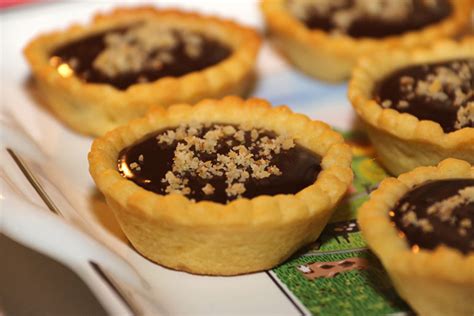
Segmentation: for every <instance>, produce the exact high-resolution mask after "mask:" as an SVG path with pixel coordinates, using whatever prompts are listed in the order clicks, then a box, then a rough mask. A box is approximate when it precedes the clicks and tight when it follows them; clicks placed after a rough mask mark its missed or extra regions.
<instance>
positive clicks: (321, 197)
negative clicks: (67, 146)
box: [89, 97, 352, 275]
mask: <svg viewBox="0 0 474 316" xmlns="http://www.w3.org/2000/svg"><path fill="white" fill-rule="evenodd" d="M89 162H90V172H91V174H92V177H93V178H94V180H95V182H96V184H97V186H98V188H99V190H101V191H102V192H103V194H104V195H105V197H106V199H107V202H108V203H109V205H110V206H111V208H112V210H113V211H114V213H115V215H116V217H117V219H118V221H119V223H120V225H121V227H122V229H123V230H124V232H125V234H126V235H127V237H128V239H129V240H130V241H131V243H132V244H133V245H134V247H135V248H136V249H137V250H138V251H139V252H140V253H142V254H143V255H144V256H146V257H147V258H149V259H151V260H153V261H155V262H157V263H159V264H162V265H164V266H166V267H170V268H173V269H177V270H182V271H188V272H191V273H196V274H210V275H235V274H242V273H249V272H254V271H260V270H264V269H269V268H271V267H273V266H275V265H277V264H278V263H280V262H282V261H283V260H285V259H286V258H288V257H289V256H290V255H291V254H292V253H294V252H295V251H296V250H297V249H298V248H300V247H301V246H303V245H305V244H307V243H309V242H311V241H314V240H315V239H316V238H317V237H318V236H319V234H320V232H321V230H322V229H323V228H324V226H325V225H326V223H327V221H328V219H329V217H330V216H331V214H332V210H333V208H334V206H335V204H336V203H337V202H338V201H339V200H340V199H341V197H342V196H343V195H344V193H345V192H346V190H347V188H348V186H349V185H350V183H351V181H352V171H351V169H350V164H351V153H350V148H349V147H348V146H347V145H346V144H344V141H343V138H342V136H340V135H339V134H337V133H336V132H334V131H332V130H331V129H330V128H329V127H328V126H327V125H326V124H324V123H321V122H315V121H311V120H310V119H308V118H307V117H305V116H303V115H299V114H294V113H292V112H291V111H290V110H289V109H288V108H287V107H277V108H271V106H270V104H268V103H267V102H265V101H263V100H259V99H250V100H247V101H244V100H242V99H239V98H236V97H226V98H224V99H222V100H204V101H201V102H199V103H198V104H197V105H196V106H194V107H192V106H190V105H174V106H171V107H169V108H168V109H163V108H156V109H154V110H153V111H151V112H150V113H149V114H148V115H147V116H146V117H144V118H142V119H138V120H134V121H132V122H130V123H129V124H128V125H126V126H123V127H120V128H118V129H115V130H113V131H111V132H109V133H107V134H106V135H105V136H103V137H102V138H99V139H97V140H96V141H95V142H94V144H93V145H92V149H91V152H90V154H89Z"/></svg>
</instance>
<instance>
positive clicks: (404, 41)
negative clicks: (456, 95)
mask: <svg viewBox="0 0 474 316" xmlns="http://www.w3.org/2000/svg"><path fill="white" fill-rule="evenodd" d="M261 8H262V11H263V15H264V17H265V21H266V26H267V29H268V33H269V37H270V39H271V40H272V41H273V42H274V44H275V46H276V47H277V48H278V49H279V50H280V51H281V52H282V53H283V54H284V55H285V56H286V57H288V59H289V61H290V62H291V63H293V64H294V65H295V66H296V67H297V68H299V69H300V70H302V71H303V72H305V73H306V74H308V75H310V76H313V77H315V78H318V79H321V80H325V81H330V82H337V81H341V80H345V79H347V78H348V77H349V75H350V72H351V69H352V67H353V66H354V64H355V62H356V60H357V59H358V58H359V57H361V56H363V55H371V54H373V53H376V52H379V51H381V50H386V49H388V50H392V49H395V48H403V49H407V48H410V47H415V46H420V45H428V44H431V43H432V42H433V41H435V40H438V39H440V38H443V37H451V36H454V35H457V34H458V33H460V32H461V31H463V30H464V28H466V26H467V25H468V23H469V19H470V17H469V15H470V12H471V10H472V8H473V3H472V2H471V1H470V0H433V1H425V0H397V1H380V0H340V1H333V0H327V1H311V0H263V1H262V5H261Z"/></svg>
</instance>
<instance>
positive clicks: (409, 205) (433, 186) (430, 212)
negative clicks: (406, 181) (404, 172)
mask: <svg viewBox="0 0 474 316" xmlns="http://www.w3.org/2000/svg"><path fill="white" fill-rule="evenodd" d="M390 215H391V218H392V220H393V222H394V223H395V224H396V226H397V228H398V229H399V230H400V231H402V232H403V234H404V235H405V236H406V239H407V241H408V242H409V243H410V245H412V246H415V245H416V246H418V247H420V248H425V249H434V248H436V247H437V246H439V245H445V246H448V247H451V248H455V249H458V250H459V251H461V252H462V253H464V254H467V253H468V252H472V251H474V179H449V180H436V181H429V182H426V183H424V184H422V185H420V186H418V187H416V188H414V189H413V190H411V191H409V192H408V193H407V194H405V196H403V197H402V198H401V199H400V200H399V201H398V203H397V204H396V206H395V208H394V210H393V212H391V214H390Z"/></svg>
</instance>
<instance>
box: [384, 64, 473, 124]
mask: <svg viewBox="0 0 474 316" xmlns="http://www.w3.org/2000/svg"><path fill="white" fill-rule="evenodd" d="M422 68H423V70H422V71H423V73H422V75H421V77H419V78H418V77H414V76H407V75H402V76H401V77H400V78H399V81H398V88H399V92H400V94H399V95H397V98H399V100H398V101H396V100H395V102H394V101H393V100H391V99H388V98H391V97H392V96H391V93H390V94H389V95H385V98H383V97H380V98H381V99H380V100H379V101H380V105H381V106H382V107H383V108H395V109H397V110H400V111H402V112H409V113H413V114H415V115H416V116H418V115H417V114H416V113H418V112H419V111H425V110H422V109H418V110H417V109H416V108H417V107H420V103H422V104H427V106H429V105H430V104H432V106H433V107H438V108H440V107H441V106H445V107H452V108H453V111H454V113H455V115H454V117H453V120H455V121H454V123H453V124H452V125H451V128H453V129H454V130H458V129H461V128H464V127H472V126H474V59H467V60H456V61H451V62H447V63H443V64H442V65H438V66H428V65H424V66H422ZM407 71H408V70H407ZM413 71H415V70H413ZM423 106H424V105H423ZM426 111H428V110H426ZM420 113H421V112H420ZM423 115H434V114H430V113H429V111H428V113H426V114H423ZM425 119H426V118H425ZM440 119H441V118H440ZM443 119H447V118H443ZM446 124H447V123H446ZM450 130H451V129H450V128H448V131H450Z"/></svg>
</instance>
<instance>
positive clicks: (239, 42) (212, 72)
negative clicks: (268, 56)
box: [24, 7, 260, 136]
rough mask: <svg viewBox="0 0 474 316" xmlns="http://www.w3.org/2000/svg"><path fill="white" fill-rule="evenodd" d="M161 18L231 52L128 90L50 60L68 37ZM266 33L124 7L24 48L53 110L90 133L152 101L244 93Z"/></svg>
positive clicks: (129, 116)
mask: <svg viewBox="0 0 474 316" xmlns="http://www.w3.org/2000/svg"><path fill="white" fill-rule="evenodd" d="M144 20H157V21H159V23H161V24H163V25H170V26H174V27H177V28H184V29H187V30H194V31H197V32H201V33H203V34H205V35H208V36H210V37H212V38H216V39H218V40H220V41H221V42H223V43H225V44H227V45H229V46H230V47H231V48H232V50H233V53H232V55H231V56H230V57H228V58H226V59H225V60H223V61H221V62H220V63H218V64H215V65H213V66H211V67H208V68H206V69H204V70H202V71H196V72H191V73H188V74H186V75H183V76H180V77H164V78H161V79H159V80H156V81H154V82H150V83H136V84H134V85H132V86H130V87H129V88H128V89H126V90H118V89H116V88H114V87H113V86H111V85H108V84H93V83H86V82H84V81H82V80H80V79H79V78H77V77H76V76H74V75H72V76H69V77H63V76H61V75H60V74H59V72H58V71H57V70H56V69H55V68H54V67H53V66H51V65H50V62H49V59H50V53H51V52H52V51H53V50H54V49H55V48H57V47H60V46H61V45H63V44H66V43H68V42H71V41H74V40H77V39H80V38H83V37H86V36H89V35H92V34H95V33H98V32H101V31H105V30H108V29H112V28H115V27H118V26H124V25H130V24H133V23H135V22H137V21H144ZM259 47H260V37H259V35H258V34H257V33H256V32H255V31H254V30H252V29H250V28H246V27H242V26H240V25H237V24H236V23H233V22H230V21H227V20H222V19H218V18H214V17H208V16H202V15H199V14H196V13H184V12H181V11H178V10H158V9H154V8H152V7H138V8H118V9H115V10H114V11H112V12H110V13H107V14H99V15H96V16H95V17H94V19H93V20H92V23H91V24H90V25H87V26H81V25H73V26H71V27H70V28H68V29H67V30H65V31H60V32H54V33H49V34H45V35H41V36H39V37H37V38H35V39H34V40H32V41H31V42H30V43H29V44H28V45H27V46H26V48H25V49H24V54H25V56H26V59H27V61H28V63H29V64H30V67H31V70H32V73H33V75H34V77H35V79H36V83H37V87H38V90H39V92H40V94H41V96H42V98H43V99H44V101H46V103H47V104H48V106H49V107H50V108H51V110H52V112H53V113H54V114H55V115H56V116H57V117H58V118H59V119H61V120H62V121H64V122H65V123H66V124H67V125H69V126H70V127H71V128H73V129H74V130H76V131H78V132H81V133H84V134H90V135H95V136H98V135H102V134H104V133H105V132H106V131H108V130H110V129H112V128H114V127H117V126H119V125H121V124H124V123H126V122H127V121H129V120H130V119H133V118H137V117H140V116H142V115H144V114H145V113H146V112H147V111H148V110H149V109H150V108H151V107H152V106H156V105H159V106H168V105H170V104H173V103H179V102H186V103H195V102H197V101H199V100H201V99H203V98H218V97H223V96H225V95H229V94H237V95H244V94H246V93H247V92H248V91H249V89H250V88H251V87H252V84H253V79H254V74H253V68H254V64H255V59H256V56H257V53H258V50H259Z"/></svg>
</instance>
